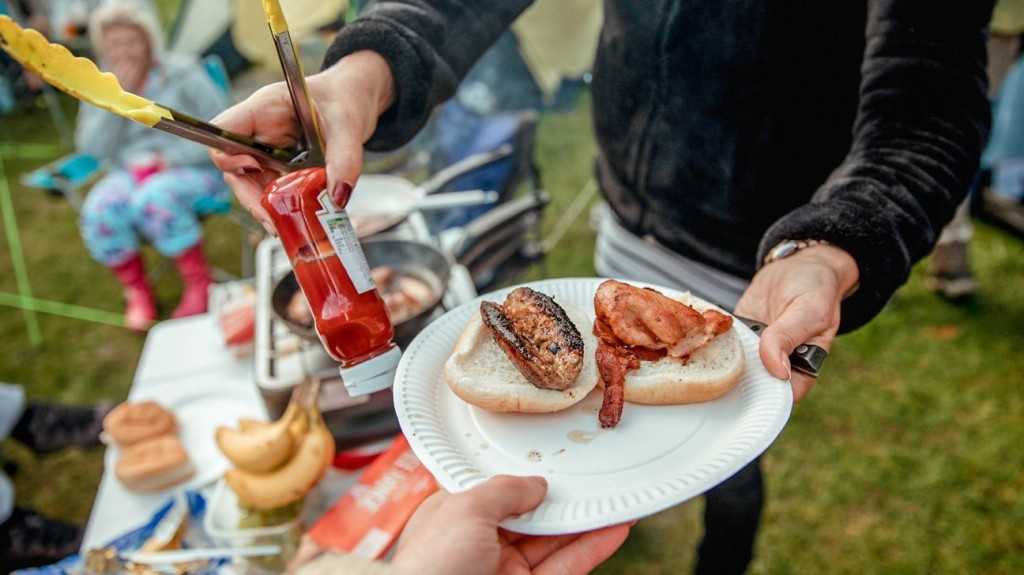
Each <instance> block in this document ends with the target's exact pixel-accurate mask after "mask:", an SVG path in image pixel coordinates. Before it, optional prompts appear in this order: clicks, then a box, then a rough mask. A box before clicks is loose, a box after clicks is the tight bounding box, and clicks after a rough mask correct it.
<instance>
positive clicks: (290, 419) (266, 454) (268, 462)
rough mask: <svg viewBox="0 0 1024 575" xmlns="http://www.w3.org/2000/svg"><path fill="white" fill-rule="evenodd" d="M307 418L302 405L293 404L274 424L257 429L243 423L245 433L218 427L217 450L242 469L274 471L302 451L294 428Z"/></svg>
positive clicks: (258, 426) (255, 425) (267, 424)
mask: <svg viewBox="0 0 1024 575" xmlns="http://www.w3.org/2000/svg"><path fill="white" fill-rule="evenodd" d="M303 415H304V414H303V413H302V411H301V409H300V408H299V406H298V405H295V404H289V405H288V408H287V409H285V412H284V414H283V415H282V416H281V417H280V419H278V420H277V421H275V422H273V423H260V424H258V425H257V424H256V422H254V421H252V420H249V421H247V422H246V423H244V424H243V423H241V422H240V423H239V427H240V428H242V429H232V428H229V427H218V428H217V432H216V439H217V446H218V447H219V448H220V450H221V452H223V453H224V455H226V456H227V458H228V459H230V460H231V462H232V463H234V464H235V466H236V467H238V468H239V469H242V470H245V471H255V472H267V471H270V470H272V469H274V468H276V467H279V466H281V465H282V464H283V463H284V462H285V461H287V460H288V458H290V457H291V456H292V454H293V452H294V451H295V449H296V448H297V447H298V442H297V441H296V438H297V436H296V435H295V434H294V433H293V430H292V427H293V424H295V422H296V421H298V420H305V419H306V418H305V417H304V416H303ZM300 416H303V417H300ZM300 435H301V434H300Z"/></svg>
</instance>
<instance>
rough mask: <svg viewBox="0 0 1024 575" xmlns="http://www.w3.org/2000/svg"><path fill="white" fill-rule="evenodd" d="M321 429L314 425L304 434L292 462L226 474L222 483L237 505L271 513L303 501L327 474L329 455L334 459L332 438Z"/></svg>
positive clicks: (324, 428)
mask: <svg viewBox="0 0 1024 575" xmlns="http://www.w3.org/2000/svg"><path fill="white" fill-rule="evenodd" d="M321 428H322V429H323V430H326V429H327V428H326V426H323V425H315V426H314V427H313V428H312V429H310V430H309V431H308V432H306V433H305V434H303V436H302V442H301V443H300V444H299V447H298V449H297V450H296V451H295V454H294V455H293V456H292V458H291V459H289V460H288V461H287V463H285V464H284V465H282V466H281V467H279V468H277V469H274V470H273V471H270V472H268V473H258V472H252V471H246V470H244V469H230V470H228V471H227V472H226V473H225V474H224V480H225V482H226V483H227V484H228V487H230V488H231V490H232V491H234V492H235V495H237V496H238V501H239V503H241V504H242V505H245V506H247V507H252V508H255V509H274V508H277V507H282V506H284V505H288V504H290V503H294V502H295V501H298V500H299V499H302V498H303V497H305V495H306V494H307V493H308V492H309V491H310V490H311V489H313V487H314V486H316V484H317V482H318V481H320V478H321V477H322V476H323V474H324V472H325V471H326V467H325V465H324V462H325V461H326V460H327V458H328V454H330V456H331V457H333V456H334V453H333V452H334V449H333V446H334V437H333V436H331V434H330V432H329V431H328V432H327V433H324V432H323V431H322V430H321Z"/></svg>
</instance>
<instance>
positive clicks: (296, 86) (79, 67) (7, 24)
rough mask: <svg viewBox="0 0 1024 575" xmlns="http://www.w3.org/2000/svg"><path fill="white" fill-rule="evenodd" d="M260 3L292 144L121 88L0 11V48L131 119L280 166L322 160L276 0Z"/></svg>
mask: <svg viewBox="0 0 1024 575" xmlns="http://www.w3.org/2000/svg"><path fill="white" fill-rule="evenodd" d="M263 9H264V12H265V13H266V15H267V22H268V24H269V25H270V30H271V33H272V34H273V36H274V43H275V45H276V47H277V53H278V56H279V57H280V59H281V67H282V69H283V71H284V76H285V82H286V84H287V85H288V91H289V93H290V94H291V97H292V104H293V106H294V108H295V113H296V116H297V119H298V122H299V125H300V127H301V129H302V135H303V137H302V140H301V141H300V142H299V145H298V146H297V147H294V148H276V147H274V146H269V145H266V144H263V143H260V142H258V141H256V140H254V139H252V138H250V137H247V136H242V135H240V134H236V133H234V132H230V131H228V130H224V129H222V128H219V127H217V126H214V125H213V124H210V123H209V122H205V121H203V120H199V119H197V118H193V117H192V116H189V115H188V114H184V113H182V112H179V111H177V110H173V109H171V108H168V107H167V106H163V105H161V104H158V103H156V102H152V101H150V100H147V99H145V98H143V97H141V96H138V95H136V94H132V93H130V92H126V91H124V89H122V88H121V86H120V84H119V83H118V81H117V78H116V77H115V76H114V75H113V74H110V73H106V74H104V73H101V72H100V71H99V69H98V68H97V67H96V65H95V64H94V63H93V62H92V61H91V60H89V59H87V58H80V57H75V56H74V55H73V54H71V52H69V51H68V49H67V48H65V47H64V46H61V45H60V44H52V43H50V42H49V41H47V40H46V38H45V37H43V35H42V34H40V33H39V32H37V31H35V30H31V29H28V30H25V29H22V28H21V27H20V26H18V24H17V23H15V22H14V21H13V20H12V19H11V18H9V17H8V16H4V15H0V48H3V50H4V51H6V52H7V53H8V54H10V55H11V57H12V58H14V59H15V60H17V61H18V62H19V63H20V64H21V65H22V66H24V67H25V68H27V69H29V70H31V71H33V72H35V73H36V74H38V75H39V76H40V77H41V78H43V79H44V80H46V82H48V83H50V84H52V85H53V86H54V87H56V88H58V89H60V90H62V91H64V92H66V93H68V94H70V95H71V96H74V97H76V98H78V99H80V100H84V101H86V102H89V103H91V104H94V105H96V106H99V107H101V108H104V109H106V110H109V111H111V112H113V113H115V114H118V115H120V116H124V117H126V118H128V119H130V120H134V121H136V122H139V123H141V124H145V125H147V126H150V127H152V128H156V129H158V130H161V131H164V132H167V133H170V134H174V135H176V136H180V137H182V138H185V139H187V140H191V141H194V142H198V143H200V144H202V145H204V146H208V147H210V148H216V149H218V150H221V151H224V152H228V153H232V154H237V153H241V154H248V155H250V156H253V157H254V158H256V160H257V161H259V163H260V164H262V165H264V166H265V167H267V168H270V169H273V170H277V171H281V172H292V171H295V170H298V169H301V168H307V167H312V166H323V165H324V153H323V141H322V140H321V138H320V133H319V128H318V124H317V119H316V112H315V111H314V109H313V103H312V100H311V99H310V97H309V92H308V90H307V88H306V81H305V78H304V76H303V73H302V64H301V62H300V60H299V55H298V52H297V50H296V47H295V45H294V44H293V43H292V39H291V34H290V33H289V32H288V25H287V23H286V22H285V19H284V15H283V13H282V11H281V6H280V4H279V3H278V1H277V0H264V1H263Z"/></svg>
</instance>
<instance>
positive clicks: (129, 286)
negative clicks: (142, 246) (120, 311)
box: [110, 254, 156, 332]
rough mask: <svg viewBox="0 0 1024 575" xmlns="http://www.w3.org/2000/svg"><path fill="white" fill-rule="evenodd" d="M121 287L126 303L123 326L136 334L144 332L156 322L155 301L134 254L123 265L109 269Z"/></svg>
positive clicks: (144, 270) (142, 269)
mask: <svg viewBox="0 0 1024 575" xmlns="http://www.w3.org/2000/svg"><path fill="white" fill-rule="evenodd" d="M110 269H111V270H112V271H113V272H114V275H115V276H117V279H118V280H120V282H121V285H123V286H124V298H125V300H126V301H127V305H126V306H125V311H124V325H125V326H126V327H127V328H128V329H130V330H132V331H136V332H144V331H146V330H148V329H149V327H150V326H151V325H153V323H154V322H155V321H156V300H155V299H154V297H153V288H151V287H150V286H149V282H148V281H147V280H146V269H145V267H144V266H143V264H142V258H141V257H140V256H139V254H134V255H133V256H132V257H131V258H130V259H129V260H128V261H126V262H124V263H123V264H120V265H117V266H113V267H111V268H110Z"/></svg>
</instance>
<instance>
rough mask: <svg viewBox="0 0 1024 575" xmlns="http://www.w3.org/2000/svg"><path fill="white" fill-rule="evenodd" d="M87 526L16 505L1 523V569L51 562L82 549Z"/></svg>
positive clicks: (12, 569) (20, 567)
mask: <svg viewBox="0 0 1024 575" xmlns="http://www.w3.org/2000/svg"><path fill="white" fill-rule="evenodd" d="M84 534H85V529H83V528H82V527H79V526H77V525H72V524H70V523H64V522H62V521H57V520H54V519H50V518H49V517H45V516H43V515H40V514H39V513H36V512H35V511H30V510H28V509H22V508H20V507H15V508H14V512H13V513H12V514H11V517H10V518H9V519H7V521H5V522H4V523H3V524H2V525H0V572H2V573H10V572H11V571H14V570H16V569H25V568H28V567H40V566H43V565H50V564H53V563H56V562H58V561H60V560H61V559H64V558H65V557H69V556H71V555H74V554H76V553H78V551H79V548H80V547H81V545H82V536H83V535H84Z"/></svg>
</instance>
